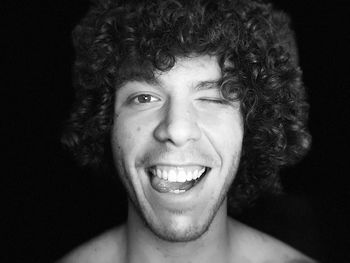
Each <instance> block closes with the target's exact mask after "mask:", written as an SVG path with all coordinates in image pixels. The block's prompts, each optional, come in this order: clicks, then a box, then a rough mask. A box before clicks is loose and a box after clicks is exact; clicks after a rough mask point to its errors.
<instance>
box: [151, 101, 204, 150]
mask: <svg viewBox="0 0 350 263" xmlns="http://www.w3.org/2000/svg"><path fill="white" fill-rule="evenodd" d="M154 137H155V138H156V139H157V140H158V141H160V142H169V143H172V144H173V145H175V146H177V147H180V146H183V145H185V144H186V143H187V142H190V141H196V140H198V139H199V138H200V137H201V130H200V127H199V126H198V120H197V115H196V112H195V109H194V108H193V106H192V105H190V104H188V105H185V104H184V103H181V102H180V103H176V102H169V104H168V106H167V108H165V109H164V111H163V112H162V118H161V120H160V122H159V124H158V126H157V127H156V129H155V130H154Z"/></svg>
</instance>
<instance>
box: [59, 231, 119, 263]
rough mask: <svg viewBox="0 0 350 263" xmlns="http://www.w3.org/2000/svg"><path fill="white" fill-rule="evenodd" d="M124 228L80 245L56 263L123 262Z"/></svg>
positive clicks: (108, 232) (107, 232)
mask: <svg viewBox="0 0 350 263" xmlns="http://www.w3.org/2000/svg"><path fill="white" fill-rule="evenodd" d="M124 237H125V226H124V225H122V226H119V227H117V228H113V229H111V230H108V231H106V232H105V233H103V234H101V235H99V236H98V237H96V238H93V239H92V240H90V241H88V242H86V243H85V244H82V245H81V246H79V247H77V248H75V249H74V250H72V251H71V252H69V253H68V254H67V255H66V256H64V257H63V258H62V259H60V260H59V261H58V262H57V263H73V262H74V263H83V262H84V263H90V262H91V263H92V262H94V263H110V262H124V258H125V240H124Z"/></svg>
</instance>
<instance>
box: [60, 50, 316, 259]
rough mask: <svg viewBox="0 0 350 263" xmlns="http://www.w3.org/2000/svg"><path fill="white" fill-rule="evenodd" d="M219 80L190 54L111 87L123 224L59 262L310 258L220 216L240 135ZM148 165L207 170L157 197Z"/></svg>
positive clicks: (208, 59) (237, 117)
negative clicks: (147, 78)
mask: <svg viewBox="0 0 350 263" xmlns="http://www.w3.org/2000/svg"><path fill="white" fill-rule="evenodd" d="M220 78H221V70H220V67H219V65H218V63H217V59H216V57H212V56H194V57H192V58H179V59H178V60H177V63H176V64H175V66H174V68H172V69H171V70H170V71H168V72H163V73H157V72H156V81H153V82H144V81H129V82H126V83H124V84H123V85H122V86H121V87H120V89H118V91H117V94H116V95H117V96H116V102H115V118H114V125H113V129H112V133H111V135H112V136H111V138H112V139H111V143H112V149H113V153H114V160H115V164H116V167H117V170H118V173H119V175H120V176H121V179H122V181H123V183H124V185H125V188H126V190H127V192H128V195H129V199H130V201H129V205H128V209H129V210H128V220H127V222H126V223H125V224H124V225H122V226H120V227H118V228H116V229H113V230H110V231H108V232H106V233H105V234H103V235H101V236H100V237H97V238H96V239H94V240H92V241H90V242H88V243H87V244H85V245H83V246H81V247H80V248H78V249H77V250H75V251H73V252H72V253H71V254H69V255H68V256H67V257H66V258H65V259H64V260H63V261H62V262H152V263H156V262H204V263H205V262H241V263H245V262H246V263H248V262H271V263H272V262H279V263H280V262H290V263H292V262H295V263H296V262H313V261H311V260H310V259H308V258H307V257H306V256H304V255H302V254H301V253H299V252H298V251H296V250H294V249H292V248H290V247H289V246H287V245H285V244H283V243H281V242H280V241H278V240H275V239H274V238H272V237H269V236H268V235H265V234H263V233H261V232H259V231H256V230H254V229H252V228H250V227H247V226H245V225H243V224H241V223H239V222H237V221H235V220H233V219H231V218H229V217H228V216H227V212H226V210H227V200H226V199H227V198H226V194H227V190H228V188H229V186H230V185H231V183H232V181H233V180H234V177H235V174H236V171H237V167H238V164H239V158H240V153H241V148H242V138H243V133H244V129H243V121H242V115H241V112H240V105H239V102H227V101H225V100H223V98H222V97H221V95H220V92H219V90H218V87H217V85H215V83H217V81H218V80H219V79H220ZM204 84H205V85H204ZM155 165H163V166H168V167H170V168H171V167H179V166H181V167H184V168H186V167H187V166H189V165H191V166H194V165H195V166H206V167H209V168H210V170H209V173H207V174H206V175H205V177H204V178H203V179H202V180H201V181H200V183H198V185H196V186H195V187H193V188H192V189H191V190H189V191H187V192H185V193H183V194H175V193H159V192H157V191H156V190H155V189H154V188H153V187H152V184H151V179H150V176H149V174H148V172H147V171H148V170H147V169H148V168H149V167H152V166H155ZM298 260H300V261H298ZM302 260H305V261H302Z"/></svg>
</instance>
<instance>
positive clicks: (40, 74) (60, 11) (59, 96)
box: [0, 0, 350, 263]
mask: <svg viewBox="0 0 350 263" xmlns="http://www.w3.org/2000/svg"><path fill="white" fill-rule="evenodd" d="M276 2H277V1H276ZM347 2H348V1H346V0H344V1H341V0H334V1H330V2H321V1H315V0H313V1H301V0H298V1H278V3H277V6H278V7H279V8H282V9H283V10H285V11H286V12H287V13H289V14H290V15H291V17H292V20H293V27H294V29H295V31H296V34H297V39H298V45H299V54H300V64H301V67H302V69H303V72H304V82H305V84H306V86H307V88H308V94H309V101H310V103H311V112H310V125H309V126H310V130H311V133H312V135H313V146H312V150H311V151H310V153H309V155H308V156H307V157H306V158H305V159H304V160H303V161H302V162H301V163H299V164H298V165H297V166H296V167H294V168H289V169H287V170H284V171H283V172H282V175H283V182H284V184H285V189H286V192H287V193H288V194H289V195H288V196H284V197H280V198H278V199H274V198H265V199H262V200H261V201H260V202H258V203H257V206H256V209H255V210H247V211H246V213H245V214H244V215H243V216H242V220H243V221H245V222H247V223H249V224H252V225H253V226H255V227H257V228H260V229H262V230H264V231H266V232H268V233H270V234H272V235H274V236H276V237H278V238H280V239H282V240H284V241H285V242H287V243H289V244H291V245H293V246H295V247H296V248H298V249H300V250H302V251H304V252H305V253H307V254H309V255H310V256H313V257H316V258H318V259H320V260H322V261H323V262H337V263H338V262H344V263H345V262H350V257H349V255H348V248H350V246H349V245H348V244H347V242H346V241H348V240H349V235H350V231H349V227H348V225H349V222H350V221H349V219H350V216H349V212H350V211H349V210H350V209H349V208H350V205H349V203H350V202H349V197H350V194H349V193H350V187H349V183H348V182H347V177H348V176H349V172H348V165H349V163H350V160H348V158H349V154H348V149H349V143H348V136H349V125H348V120H349V114H350V110H349V99H350V96H349V56H348V53H349V52H348V49H349V30H348V27H349V26H350V23H349V18H348V17H347V14H348V13H349V11H350V9H349V7H348V3H347ZM87 8H88V2H87V1H82V0H79V1H78V0H75V1H74V0H71V1H68V0H65V1H63V0H61V1H21V2H19V1H17V2H15V1H12V2H10V3H4V2H3V4H1V13H2V17H3V18H4V23H2V24H3V26H4V28H3V30H2V33H1V40H0V41H1V47H2V48H1V57H2V59H1V60H2V62H4V63H2V64H3V65H4V66H5V68H6V69H4V68H3V69H2V70H1V73H2V74H1V75H2V83H3V84H1V89H0V94H1V95H0V96H1V100H2V101H3V102H2V108H3V110H2V121H1V133H2V136H1V139H2V142H1V148H2V150H3V153H4V157H3V158H1V160H2V162H3V165H2V169H1V170H2V171H1V181H2V182H1V188H3V189H2V190H1V193H2V195H3V198H2V201H3V205H2V208H3V209H2V216H1V221H2V233H1V237H2V239H3V240H4V241H5V244H6V245H5V246H3V247H2V249H3V252H2V253H0V254H1V257H3V259H1V258H0V261H1V262H51V261H53V260H55V259H57V258H58V257H59V256H61V255H62V254H64V253H66V252H67V251H69V250H70V249H72V248H73V247H75V246H76V245H78V244H81V243H82V242H83V241H86V240H88V239H89V238H91V237H93V236H95V235H96V234H98V233H101V232H103V231H104V230H106V229H108V228H110V227H113V226H114V225H116V224H118V223H120V222H121V221H122V220H123V219H124V218H125V204H124V203H123V201H122V200H123V198H121V197H122V194H121V192H122V191H121V188H120V186H118V185H117V184H115V183H113V182H112V181H111V180H110V179H108V178H104V177H97V176H94V175H92V174H91V173H90V172H89V171H84V170H79V169H78V168H77V167H76V166H75V165H74V163H73V162H72V161H71V160H70V159H69V157H68V156H67V154H66V153H65V152H64V151H63V150H62V149H61V146H60V143H59V138H60V133H61V129H62V123H63V121H64V120H65V119H66V118H67V116H68V113H69V109H70V105H71V104H72V101H73V96H74V95H73V90H72V85H71V65H72V61H73V58H74V52H73V48H72V44H71V38H70V34H71V30H72V29H73V27H74V25H75V24H76V23H77V22H78V21H79V19H80V18H81V17H82V16H83V14H84V13H85V12H86V10H87Z"/></svg>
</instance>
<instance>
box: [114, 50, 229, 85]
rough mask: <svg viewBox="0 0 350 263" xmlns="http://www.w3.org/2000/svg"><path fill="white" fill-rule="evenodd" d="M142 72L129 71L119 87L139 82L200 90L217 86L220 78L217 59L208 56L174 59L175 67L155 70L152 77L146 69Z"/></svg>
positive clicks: (137, 69) (137, 70)
mask: <svg viewBox="0 0 350 263" xmlns="http://www.w3.org/2000/svg"><path fill="white" fill-rule="evenodd" d="M144 72H146V73H147V74H144ZM144 72H143V71H142V70H140V69H139V68H136V70H135V71H133V70H132V69H131V70H129V74H128V77H127V78H125V79H124V81H123V83H122V85H120V87H121V88H123V87H125V86H128V83H130V82H134V83H135V82H141V83H145V84H149V85H152V86H154V87H160V88H164V87H169V88H171V87H172V86H174V87H184V86H192V87H196V88H201V87H205V86H206V85H208V84H213V83H215V84H217V83H218V82H219V81H220V80H221V77H222V74H221V68H220V66H219V64H218V59H217V57H215V56H209V55H204V56H193V57H181V58H176V63H175V65H174V66H173V67H172V68H171V69H170V70H168V71H159V70H156V71H154V72H152V75H151V74H149V70H148V69H145V70H144ZM130 73H132V74H130ZM125 77H126V76H125Z"/></svg>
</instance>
